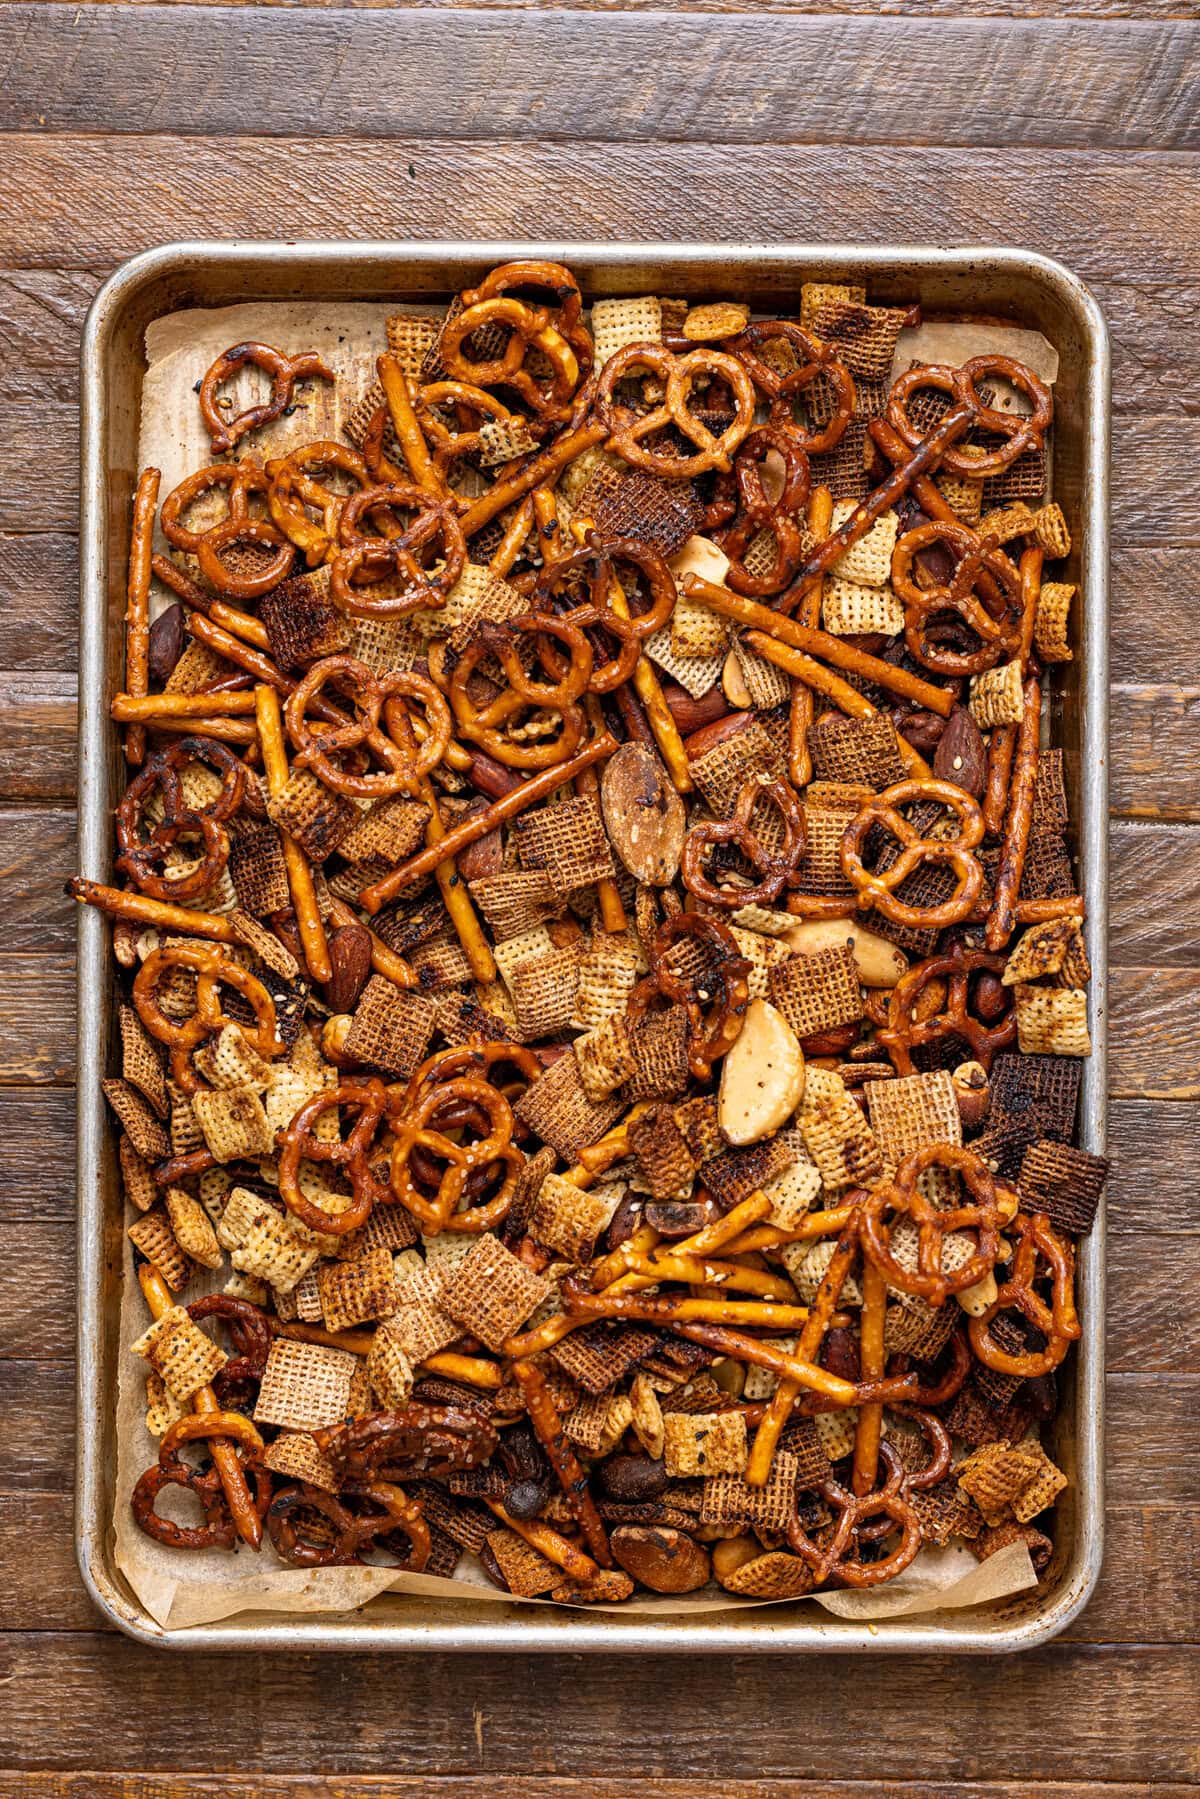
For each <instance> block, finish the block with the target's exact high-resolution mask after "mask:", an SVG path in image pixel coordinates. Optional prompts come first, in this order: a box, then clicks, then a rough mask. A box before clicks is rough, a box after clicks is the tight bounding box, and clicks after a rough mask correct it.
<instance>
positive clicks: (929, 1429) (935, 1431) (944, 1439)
mask: <svg viewBox="0 0 1200 1799" xmlns="http://www.w3.org/2000/svg"><path fill="white" fill-rule="evenodd" d="M888 1410H889V1411H892V1412H896V1413H897V1414H898V1415H899V1416H900V1417H901V1418H911V1419H912V1421H913V1423H914V1424H915V1425H916V1426H917V1428H918V1430H919V1431H920V1432H921V1435H922V1436H923V1437H924V1439H925V1445H926V1448H927V1449H928V1450H929V1460H928V1462H926V1464H925V1466H924V1467H923V1468H919V1469H917V1471H916V1472H915V1473H914V1472H913V1470H912V1469H911V1468H910V1469H909V1470H908V1471H907V1473H906V1476H905V1492H906V1493H920V1492H924V1491H925V1490H926V1489H927V1488H929V1487H936V1486H937V1484H938V1482H939V1481H941V1480H945V1478H946V1476H947V1475H948V1474H949V1472H950V1459H951V1455H952V1445H951V1441H950V1432H949V1431H948V1430H947V1429H946V1426H945V1425H944V1424H943V1423H942V1421H941V1419H940V1418H939V1417H938V1416H937V1414H936V1412H927V1411H925V1410H923V1409H922V1408H921V1407H920V1406H915V1405H907V1404H905V1403H904V1402H903V1401H899V1402H896V1403H893V1404H892V1405H890V1406H889V1407H888ZM894 1529H895V1523H894V1521H893V1520H892V1519H890V1518H889V1517H887V1516H886V1514H885V1516H884V1517H882V1518H880V1519H879V1520H878V1522H877V1523H875V1524H859V1525H858V1526H857V1528H856V1529H855V1533H854V1534H855V1536H856V1537H857V1538H858V1541H859V1542H860V1543H878V1542H880V1541H881V1540H882V1539H883V1538H884V1537H888V1536H890V1535H891V1533H892V1531H893V1530H894Z"/></svg>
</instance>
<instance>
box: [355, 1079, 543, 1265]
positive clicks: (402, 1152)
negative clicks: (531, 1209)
mask: <svg viewBox="0 0 1200 1799" xmlns="http://www.w3.org/2000/svg"><path fill="white" fill-rule="evenodd" d="M480 1118H481V1119H482V1122H481V1123H479V1122H478V1120H479V1119H480ZM388 1122H389V1123H390V1125H391V1127H392V1134H393V1138H394V1142H393V1145H392V1176H391V1179H392V1192H393V1194H394V1195H395V1197H396V1199H397V1200H399V1202H400V1204H401V1205H402V1206H403V1207H404V1208H405V1210H406V1211H408V1212H410V1213H411V1214H412V1216H413V1217H414V1218H415V1219H417V1221H418V1222H419V1223H420V1225H421V1227H422V1229H423V1230H424V1231H425V1232H426V1233H427V1234H428V1235H430V1236H434V1235H436V1234H437V1233H438V1232H439V1231H444V1230H447V1229H450V1228H453V1229H454V1230H456V1231H488V1230H491V1229H492V1228H493V1227H494V1226H495V1225H497V1224H500V1223H501V1222H502V1220H503V1219H504V1218H505V1217H506V1216H507V1214H508V1210H509V1207H510V1206H511V1205H512V1201H513V1194H514V1193H515V1191H516V1185H517V1177H518V1175H519V1174H520V1172H521V1169H522V1168H523V1167H524V1166H525V1158H524V1156H523V1155H522V1154H521V1151H520V1150H519V1149H517V1148H516V1147H515V1145H514V1144H513V1142H512V1129H513V1115H512V1108H511V1107H510V1106H509V1103H508V1101H507V1100H506V1099H505V1097H504V1095H503V1094H502V1093H500V1092H498V1090H497V1089H496V1088H495V1087H493V1086H492V1085H491V1084H490V1083H489V1082H488V1081H485V1080H482V1079H480V1078H479V1077H478V1076H476V1075H462V1076H460V1077H459V1078H458V1079H457V1080H453V1081H440V1082H439V1083H438V1085H437V1086H436V1087H426V1088H424V1089H423V1090H422V1091H421V1092H420V1093H419V1094H418V1095H417V1097H416V1098H415V1099H413V1100H412V1101H411V1102H402V1103H401V1104H400V1105H397V1104H396V1103H395V1100H394V1099H393V1103H392V1105H391V1107H390V1109H389V1112H388ZM463 1125H468V1126H469V1127H470V1128H472V1129H476V1128H478V1129H480V1130H482V1131H483V1132H484V1133H485V1134H484V1135H483V1137H482V1138H481V1139H479V1140H478V1141H474V1142H472V1141H466V1140H464V1141H462V1142H457V1141H455V1139H454V1138H453V1137H451V1136H449V1135H448V1134H447V1133H448V1132H449V1131H451V1130H453V1131H456V1132H457V1131H458V1130H459V1129H460V1128H461V1127H462V1126H463ZM417 1151H424V1152H425V1153H426V1155H427V1156H429V1157H432V1158H434V1159H435V1163H444V1164H445V1167H444V1169H443V1168H437V1170H436V1175H437V1181H438V1187H437V1193H436V1196H435V1197H434V1198H433V1199H432V1200H430V1199H427V1198H426V1196H425V1195H424V1194H423V1193H422V1192H421V1191H420V1189H419V1187H418V1185H417V1180H416V1178H415V1176H416V1173H417V1170H416V1168H415V1167H414V1166H413V1156H414V1153H415V1152H417ZM501 1169H503V1175H502V1179H501V1184H500V1189H499V1191H498V1192H497V1193H494V1194H493V1195H492V1196H491V1197H490V1198H489V1199H486V1200H483V1201H481V1202H480V1203H479V1204H477V1205H476V1204H471V1203H470V1202H471V1200H472V1198H473V1197H474V1193H476V1192H478V1189H479V1186H480V1185H481V1184H483V1183H482V1181H478V1182H475V1183H474V1184H473V1181H472V1177H474V1176H476V1175H477V1174H483V1173H490V1174H492V1175H494V1174H495V1173H496V1172H497V1171H499V1170H501ZM488 1184H490V1183H488ZM463 1200H466V1201H467V1206H466V1209H465V1210H463V1211H459V1210H458V1209H457V1208H458V1206H459V1205H460V1203H461V1202H462V1201H463Z"/></svg>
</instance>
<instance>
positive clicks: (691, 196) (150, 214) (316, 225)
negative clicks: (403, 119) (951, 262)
mask: <svg viewBox="0 0 1200 1799" xmlns="http://www.w3.org/2000/svg"><path fill="white" fill-rule="evenodd" d="M245 16H246V15H245V14H242V15H239V24H240V20H242V19H244V18H245ZM702 135H704V134H702ZM4 148H5V159H6V167H7V169H8V179H7V181H6V182H5V185H4V188H3V190H2V191H0V266H3V267H10V268H11V267H21V268H35V267H51V268H64V267H66V268H72V269H87V268H104V267H111V266H113V265H114V264H116V263H117V262H119V261H120V260H121V259H122V258H123V257H126V256H129V255H131V254H132V253H133V252H134V251H135V250H137V249H140V248H143V247H145V246H147V245H150V244H159V243H164V242H167V241H169V240H170V239H172V238H177V237H188V236H203V235H204V234H205V233H211V231H212V229H213V207H214V203H217V204H219V210H220V230H221V233H222V235H223V236H228V237H239V236H242V237H254V236H256V235H260V234H261V233H262V231H263V230H264V228H265V227H264V220H269V221H270V229H271V232H272V234H273V235H274V236H275V237H276V238H278V239H280V240H283V239H286V238H288V237H289V236H295V237H315V238H330V237H350V238H354V237H358V238H370V237H373V236H376V235H377V234H378V233H379V232H380V231H381V230H383V231H386V230H387V229H388V223H387V220H386V218H385V216H384V215H383V214H381V212H380V200H379V196H380V194H381V193H382V194H397V195H403V215H402V216H403V228H404V233H405V235H406V236H407V237H409V238H412V239H419V238H437V237H439V236H444V235H445V232H446V229H447V225H446V221H447V219H464V220H467V221H469V226H470V229H471V230H473V231H475V232H476V233H477V234H478V235H479V236H481V237H504V236H506V235H507V236H519V235H529V234H530V233H532V232H536V233H537V234H538V235H541V236H545V237H548V238H550V239H551V240H553V239H554V238H556V237H562V238H566V239H569V238H571V237H573V236H579V235H582V234H583V232H584V231H586V229H587V221H589V220H596V221H601V222H602V224H601V225H598V226H597V228H598V229H603V232H604V235H605V236H606V237H608V238H610V239H612V240H614V241H616V240H619V239H620V238H623V237H628V238H638V237H643V238H647V237H648V238H654V237H662V236H671V237H675V238H678V239H686V238H688V237H689V236H691V237H709V238H716V239H726V240H729V241H731V242H737V241H739V240H741V239H742V238H744V236H745V235H746V233H747V231H748V230H749V229H750V225H749V224H748V221H747V214H746V201H745V196H746V194H747V193H751V194H756V195H763V196H767V195H769V196H770V201H769V205H766V206H765V207H764V210H763V211H762V212H761V213H759V214H758V216H756V218H755V220H754V221H753V229H754V230H755V231H756V232H758V233H760V234H763V235H766V236H767V237H768V238H770V237H777V238H780V239H792V240H796V241H804V240H805V239H809V240H812V241H814V242H820V241H822V239H827V238H828V236H829V230H830V223H829V221H830V205H831V201H833V202H835V203H836V209H837V229H838V233H839V235H840V236H842V237H843V238H844V239H845V240H846V241H847V242H856V241H858V242H865V243H885V242H887V241H889V240H892V241H899V242H905V243H954V242H971V241H975V240H977V239H978V237H979V233H980V211H979V208H980V196H981V195H986V198H987V228H988V232H989V234H990V235H991V236H992V238H993V239H994V240H995V241H997V242H1000V243H1004V242H1009V243H1028V244H1029V245H1030V246H1031V247H1032V248H1034V249H1042V250H1045V251H1046V253H1047V254H1049V255H1052V256H1060V257H1063V258H1064V259H1065V260H1066V261H1067V262H1068V263H1070V264H1071V265H1072V266H1073V267H1074V268H1075V269H1076V270H1077V271H1078V273H1079V274H1080V275H1082V276H1083V277H1084V279H1085V280H1086V279H1092V278H1096V279H1099V280H1102V281H1103V280H1105V279H1108V280H1110V281H1111V280H1112V273H1113V268H1114V267H1115V266H1116V263H1115V257H1116V255H1117V250H1116V246H1117V245H1119V246H1120V250H1119V254H1120V269H1121V275H1122V278H1123V281H1124V282H1125V283H1137V282H1142V281H1152V282H1159V283H1166V284H1170V283H1172V282H1184V283H1187V282H1193V281H1194V280H1195V261H1196V259H1195V250H1194V245H1195V241H1196V234H1197V218H1198V215H1200V194H1198V188H1197V183H1196V180H1195V163H1194V160H1193V158H1192V157H1190V156H1188V155H1183V154H1179V153H1171V154H1151V153H1144V152H1132V153H1121V152H1111V151H1071V150H1064V151H1062V152H1060V153H1058V154H1056V155H1054V156H1053V157H1048V156H1047V155H1045V154H1044V153H1043V152H1040V151H1037V150H1021V149H1017V150H1009V149H1003V148H993V149H987V150H964V149H937V148H935V149H929V150H926V151H923V152H922V155H921V158H920V166H921V174H922V179H921V180H920V181H914V180H913V159H912V154H911V152H910V151H907V150H901V149H893V148H891V147H887V146H864V147H863V148H862V149H861V150H858V151H856V152H855V154H854V156H853V157H852V158H847V156H846V154H845V151H844V150H843V149H841V148H839V147H838V146H837V145H829V146H822V145H819V144H818V145H813V146H812V147H810V148H808V149H806V150H805V153H804V155H803V156H781V155H780V153H779V150H778V148H777V147H776V146H773V145H770V144H766V145H755V144H749V145H746V146H744V147H743V148H742V149H740V150H739V151H738V155H737V159H736V168H737V179H736V180H731V179H730V162H729V153H728V151H727V150H725V149H723V148H722V147H721V146H719V145H713V144H710V143H708V142H706V141H702V142H700V143H696V144H676V143H668V142H664V143H661V144H658V145H656V146H655V150H654V154H653V156H647V154H646V152H645V149H644V148H642V147H639V146H637V145H631V144H624V145H623V144H612V143H602V142H585V141H583V139H582V134H581V136H580V141H577V142H573V143H571V144H538V143H526V144H521V145H508V144H498V143H493V142H488V141H483V140H481V141H479V142H476V143H471V144H461V143H455V142H454V141H453V140H451V139H448V138H446V137H444V136H438V137H427V138H421V137H419V136H415V135H414V136H411V137H409V138H407V139H399V140H396V141H394V142H379V143H377V144H375V145H374V146H373V148H372V150H371V152H370V154H369V155H367V154H364V152H363V148H362V145H361V143H357V142H355V141H354V140H352V139H345V138H337V137H331V138H326V139H323V140H320V141H317V140H315V139H313V140H307V141H306V140H305V139H304V138H302V137H293V138H271V139H263V138H253V137H249V136H245V135H239V134H238V133H232V134H230V135H229V136H225V137H216V138H189V139H187V140H186V141H184V140H182V139H179V138H176V137H172V136H171V135H169V134H168V133H166V132H161V133H157V134H153V135H147V136H145V137H139V138H133V139H117V138H112V137H105V136H104V135H102V134H98V133H97V134H83V133H81V134H79V135H77V136H73V137H71V138H70V139H67V138H63V137H58V136H53V135H47V136H42V135H40V134H39V133H37V132H29V133H13V134H11V135H10V136H9V137H8V138H7V139H6V141H5V146H4ZM410 165H411V167H412V169H413V171H414V173H413V174H412V175H411V176H410V175H409V172H408V171H409V167H410ZM80 168H86V169H87V171H88V180H87V182H86V184H85V183H81V182H80V181H79V178H78V177H79V170H80ZM30 193H36V194H37V195H38V205H37V207H36V209H35V208H30V207H29V206H28V205H27V204H26V203H25V196H27V195H28V194H30ZM467 202H469V204H467ZM1164 541H1165V538H1164Z"/></svg>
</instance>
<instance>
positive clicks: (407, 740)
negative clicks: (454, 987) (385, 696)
mask: <svg viewBox="0 0 1200 1799" xmlns="http://www.w3.org/2000/svg"><path fill="white" fill-rule="evenodd" d="M385 717H386V718H387V722H388V729H389V730H390V731H391V733H392V737H393V739H394V740H395V741H396V742H398V743H399V744H401V745H402V746H403V747H404V748H406V749H407V750H408V752H409V754H410V757H411V758H412V760H413V762H415V759H416V746H415V743H414V741H413V729H412V720H411V718H410V717H409V711H408V707H407V706H406V705H405V704H404V702H403V700H401V699H398V698H397V699H392V700H389V701H388V702H387V704H386V708H385ZM410 766H411V764H410ZM414 791H415V792H416V794H417V796H418V798H419V799H421V800H422V801H423V802H424V804H425V805H426V806H428V807H429V822H428V824H427V825H426V826H425V843H426V846H427V849H426V853H428V851H429V850H435V849H436V847H437V846H438V845H440V844H441V843H442V841H443V840H444V838H445V836H446V826H445V823H444V822H443V819H442V811H441V807H440V806H439V805H438V796H437V789H436V788H435V787H434V785H433V782H432V781H431V780H430V779H429V776H428V775H422V776H421V778H420V780H419V781H418V782H417V783H416V787H415V790H414ZM389 878H390V877H389ZM433 878H434V880H435V881H436V882H437V884H438V890H439V892H440V893H441V896H442V903H443V904H444V906H445V908H446V913H447V916H448V917H449V919H450V922H451V924H452V925H453V926H454V930H455V933H456V935H457V937H458V941H459V942H460V944H461V945H462V948H463V954H464V955H465V956H466V958H467V961H468V962H469V963H470V964H471V973H472V974H473V975H474V977H475V979H476V980H477V981H483V982H485V983H486V982H488V981H494V980H495V978H496V962H495V958H494V957H493V955H492V952H491V948H490V946H489V944H488V940H487V938H486V937H485V936H484V934H483V927H482V925H481V924H480V922H479V919H478V918H477V917H476V915H475V908H474V906H473V905H472V904H471V896H470V894H469V893H468V892H467V884H466V882H465V881H464V880H463V878H462V876H461V875H460V874H459V872H458V869H457V868H456V867H455V865H454V858H453V856H442V857H439V859H438V861H437V863H436V865H435V867H434V871H433ZM363 903H364V896H363V895H362V894H360V895H359V904H360V905H361V904H363ZM366 909H367V911H368V912H374V911H375V910H376V908H375V907H374V906H367V908H366Z"/></svg>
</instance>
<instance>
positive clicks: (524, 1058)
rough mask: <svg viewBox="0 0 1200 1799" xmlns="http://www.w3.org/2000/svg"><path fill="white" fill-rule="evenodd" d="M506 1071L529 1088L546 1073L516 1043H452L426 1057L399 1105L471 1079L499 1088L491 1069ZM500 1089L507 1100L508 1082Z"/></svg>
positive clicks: (537, 1062)
mask: <svg viewBox="0 0 1200 1799" xmlns="http://www.w3.org/2000/svg"><path fill="white" fill-rule="evenodd" d="M505 1068H508V1069H510V1070H511V1071H513V1073H515V1075H516V1076H517V1078H518V1079H519V1080H523V1081H524V1082H525V1084H526V1086H532V1084H533V1082H534V1081H536V1080H538V1079H539V1078H540V1076H541V1075H542V1074H543V1073H544V1072H545V1071H544V1069H543V1068H542V1064H541V1063H540V1062H539V1061H538V1059H537V1057H536V1056H535V1055H534V1053H533V1051H532V1050H530V1049H525V1048H523V1047H522V1045H521V1044H519V1043H506V1042H503V1041H502V1040H500V1039H498V1038H493V1039H488V1040H484V1039H482V1038H473V1039H472V1040H471V1042H469V1043H454V1044H451V1046H450V1048H449V1049H439V1050H438V1051H437V1053H436V1054H435V1055H432V1056H428V1057H426V1059H425V1061H424V1062H422V1064H421V1066H420V1067H419V1068H418V1069H417V1072H416V1073H415V1074H414V1075H413V1077H412V1079H411V1080H410V1081H409V1083H408V1086H407V1087H406V1088H405V1090H404V1095H403V1099H402V1101H401V1104H402V1106H405V1107H407V1106H411V1105H415V1103H416V1102H417V1100H419V1099H421V1098H423V1096H424V1095H425V1094H426V1093H428V1092H429V1091H430V1090H431V1089H432V1088H434V1087H440V1086H443V1085H444V1084H445V1083H446V1082H447V1081H456V1080H462V1079H464V1078H473V1079H476V1080H484V1081H489V1082H491V1083H492V1085H493V1086H496V1085H499V1083H498V1082H497V1081H496V1080H494V1079H493V1070H498V1071H500V1073H501V1074H503V1071H504V1069H505ZM503 1086H504V1090H505V1096H506V1097H507V1092H508V1088H509V1082H508V1080H504V1083H503Z"/></svg>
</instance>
